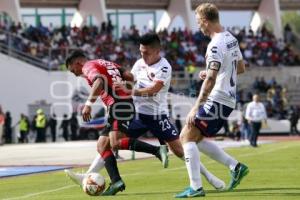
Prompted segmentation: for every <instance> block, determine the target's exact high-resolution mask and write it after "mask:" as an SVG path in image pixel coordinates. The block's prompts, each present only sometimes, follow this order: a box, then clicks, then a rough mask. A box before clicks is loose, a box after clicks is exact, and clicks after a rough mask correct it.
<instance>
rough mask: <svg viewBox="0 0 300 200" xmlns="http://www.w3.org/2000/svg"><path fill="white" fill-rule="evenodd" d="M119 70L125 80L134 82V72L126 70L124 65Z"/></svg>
mask: <svg viewBox="0 0 300 200" xmlns="http://www.w3.org/2000/svg"><path fill="white" fill-rule="evenodd" d="M119 71H120V73H121V76H122V78H123V79H124V80H125V81H130V82H134V76H133V74H132V73H131V72H130V71H128V70H126V69H124V68H122V67H120V68H119Z"/></svg>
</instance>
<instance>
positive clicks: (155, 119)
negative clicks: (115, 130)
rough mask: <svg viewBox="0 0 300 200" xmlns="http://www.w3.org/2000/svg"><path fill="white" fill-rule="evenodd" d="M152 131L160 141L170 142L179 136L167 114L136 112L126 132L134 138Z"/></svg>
mask: <svg viewBox="0 0 300 200" xmlns="http://www.w3.org/2000/svg"><path fill="white" fill-rule="evenodd" d="M147 131H150V132H151V133H152V134H153V135H154V136H155V137H156V138H158V139H159V140H160V141H166V142H170V141H173V140H176V139H178V138H179V134H178V132H177V130H176V129H175V127H174V125H173V124H171V122H170V120H169V118H168V117H167V115H158V116H156V115H145V114H141V113H136V116H135V119H134V120H132V121H131V123H130V125H129V128H128V131H127V132H126V134H127V135H128V136H129V137H132V138H138V137H140V136H141V135H143V134H145V133H146V132H147Z"/></svg>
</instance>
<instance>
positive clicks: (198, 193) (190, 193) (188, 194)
mask: <svg viewBox="0 0 300 200" xmlns="http://www.w3.org/2000/svg"><path fill="white" fill-rule="evenodd" d="M204 196H205V192H204V190H203V188H200V189H198V190H194V189H193V188H192V187H188V188H186V189H185V190H184V191H183V192H181V193H179V194H177V195H175V198H192V197H204Z"/></svg>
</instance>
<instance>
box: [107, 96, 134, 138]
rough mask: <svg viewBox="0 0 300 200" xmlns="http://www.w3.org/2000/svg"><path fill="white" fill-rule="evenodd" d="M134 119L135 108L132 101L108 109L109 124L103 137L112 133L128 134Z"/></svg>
mask: <svg viewBox="0 0 300 200" xmlns="http://www.w3.org/2000/svg"><path fill="white" fill-rule="evenodd" d="M134 117H135V108H134V104H133V101H132V100H124V101H118V102H115V103H114V104H113V105H111V106H109V107H108V117H107V124H106V126H105V128H104V131H103V132H102V133H101V135H103V136H108V135H109V132H111V131H120V132H122V133H128V128H129V125H130V123H131V121H132V120H133V119H134Z"/></svg>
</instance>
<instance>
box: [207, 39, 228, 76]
mask: <svg viewBox="0 0 300 200" xmlns="http://www.w3.org/2000/svg"><path fill="white" fill-rule="evenodd" d="M206 56H207V57H206V67H207V68H206V69H211V70H216V71H219V70H220V68H221V65H222V62H223V58H224V55H223V51H222V48H221V46H220V45H217V44H212V45H210V46H209V47H208V48H207V54H206Z"/></svg>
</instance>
